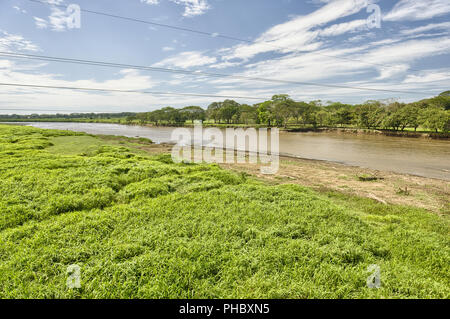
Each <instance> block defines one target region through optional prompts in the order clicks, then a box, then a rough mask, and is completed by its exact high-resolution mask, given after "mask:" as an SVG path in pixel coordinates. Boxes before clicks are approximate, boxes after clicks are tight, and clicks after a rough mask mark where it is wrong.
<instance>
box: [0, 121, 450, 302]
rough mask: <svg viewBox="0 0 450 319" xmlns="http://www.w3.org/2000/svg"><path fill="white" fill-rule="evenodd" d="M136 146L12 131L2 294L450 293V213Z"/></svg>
mask: <svg viewBox="0 0 450 319" xmlns="http://www.w3.org/2000/svg"><path fill="white" fill-rule="evenodd" d="M114 143H116V144H114ZM123 143H125V144H123V145H125V146H126V147H125V146H121V145H119V144H117V141H116V139H115V138H111V140H110V141H108V140H105V139H102V140H100V139H97V138H95V137H92V136H88V135H85V134H81V133H74V132H66V131H53V130H40V129H36V128H31V127H15V126H0V178H1V181H2V182H1V184H0V193H1V195H2V196H1V199H0V208H1V216H0V297H1V298H417V297H419V298H449V297H450V268H449V265H450V250H449V247H450V245H449V244H450V239H449V230H450V228H449V222H448V219H447V217H440V216H437V215H434V214H432V213H430V212H427V211H425V210H421V209H416V208H411V207H401V206H393V205H382V204H378V203H376V202H374V201H372V200H370V199H362V198H358V197H350V196H347V195H343V194H340V193H332V192H330V193H326V192H325V193H317V192H314V191H312V190H310V189H307V188H304V187H301V186H297V185H282V186H270V185H266V184H263V183H262V182H259V181H256V180H253V179H252V178H249V177H246V176H244V175H237V174H234V173H232V172H229V171H225V170H222V169H220V168H219V167H217V166H215V165H206V164H205V165H188V164H174V163H172V161H171V159H170V156H169V155H159V156H151V157H150V156H147V155H143V154H142V153H137V152H136V151H134V150H133V143H135V142H133V141H130V142H123ZM65 146H66V147H65ZM71 264H77V265H79V266H80V267H81V284H82V287H81V288H80V289H68V288H67V287H66V279H67V273H66V270H67V267H68V266H69V265H71ZM371 264H377V265H379V266H380V268H381V282H382V287H381V288H380V289H369V288H367V287H366V278H367V277H368V276H369V273H367V271H366V270H367V267H368V266H369V265H371Z"/></svg>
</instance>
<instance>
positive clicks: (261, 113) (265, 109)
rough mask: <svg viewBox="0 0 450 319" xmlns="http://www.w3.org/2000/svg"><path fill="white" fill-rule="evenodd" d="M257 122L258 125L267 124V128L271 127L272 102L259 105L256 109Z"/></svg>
mask: <svg viewBox="0 0 450 319" xmlns="http://www.w3.org/2000/svg"><path fill="white" fill-rule="evenodd" d="M257 113H258V120H259V122H260V123H267V124H268V125H269V127H270V126H271V125H272V120H273V112H272V101H265V102H263V103H260V104H259V105H258V108H257Z"/></svg>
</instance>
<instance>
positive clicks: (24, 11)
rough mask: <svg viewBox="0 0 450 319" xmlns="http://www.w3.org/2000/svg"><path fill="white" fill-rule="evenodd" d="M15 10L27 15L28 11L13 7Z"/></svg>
mask: <svg viewBox="0 0 450 319" xmlns="http://www.w3.org/2000/svg"><path fill="white" fill-rule="evenodd" d="M13 9H15V10H17V11H18V12H20V13H24V14H25V13H27V10H25V9H22V8H20V7H18V6H13Z"/></svg>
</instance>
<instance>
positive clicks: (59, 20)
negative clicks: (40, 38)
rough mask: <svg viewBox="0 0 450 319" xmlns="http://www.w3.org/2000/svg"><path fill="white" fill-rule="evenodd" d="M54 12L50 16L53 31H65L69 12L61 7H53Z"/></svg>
mask: <svg viewBox="0 0 450 319" xmlns="http://www.w3.org/2000/svg"><path fill="white" fill-rule="evenodd" d="M51 10H52V13H51V15H50V16H49V17H48V20H49V23H50V25H51V28H52V30H53V31H65V30H66V29H67V20H68V13H67V12H66V11H63V10H61V9H59V8H56V7H53V8H51Z"/></svg>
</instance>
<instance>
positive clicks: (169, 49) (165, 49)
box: [162, 47, 175, 52]
mask: <svg viewBox="0 0 450 319" xmlns="http://www.w3.org/2000/svg"><path fill="white" fill-rule="evenodd" d="M162 50H163V51H165V52H167V51H173V50H175V48H174V47H163V48H162Z"/></svg>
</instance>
